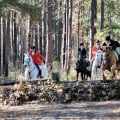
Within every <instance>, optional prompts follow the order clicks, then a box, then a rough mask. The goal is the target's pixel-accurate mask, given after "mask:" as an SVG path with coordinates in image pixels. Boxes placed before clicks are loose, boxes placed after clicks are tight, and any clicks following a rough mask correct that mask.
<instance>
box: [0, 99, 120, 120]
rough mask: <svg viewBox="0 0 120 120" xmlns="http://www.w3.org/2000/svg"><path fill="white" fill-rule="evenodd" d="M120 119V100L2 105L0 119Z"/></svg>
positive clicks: (0, 106) (34, 102)
mask: <svg viewBox="0 0 120 120" xmlns="http://www.w3.org/2000/svg"><path fill="white" fill-rule="evenodd" d="M56 119H57V120H120V101H107V102H79V103H74V102H73V103H71V104H65V105H63V104H51V105H40V104H38V103H37V102H36V101H33V102H29V103H27V104H24V105H22V106H4V105H0V120H56Z"/></svg>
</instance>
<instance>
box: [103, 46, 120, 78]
mask: <svg viewBox="0 0 120 120" xmlns="http://www.w3.org/2000/svg"><path fill="white" fill-rule="evenodd" d="M116 54H117V53H116V52H115V51H114V50H113V49H111V48H110V47H106V46H104V47H103V49H102V65H101V68H102V76H103V79H104V80H106V76H105V75H104V71H105V70H109V71H110V72H111V78H112V79H114V78H115V76H117V75H118V73H119V70H120V63H119V62H118V56H117V55H116ZM115 70H117V74H116V73H115Z"/></svg>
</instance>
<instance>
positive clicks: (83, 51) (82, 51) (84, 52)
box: [78, 48, 86, 58]
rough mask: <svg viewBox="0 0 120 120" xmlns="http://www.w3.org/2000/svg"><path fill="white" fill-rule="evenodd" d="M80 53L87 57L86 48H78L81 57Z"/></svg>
mask: <svg viewBox="0 0 120 120" xmlns="http://www.w3.org/2000/svg"><path fill="white" fill-rule="evenodd" d="M80 53H81V55H82V57H83V58H86V50H85V48H83V49H81V48H79V49H78V57H79V54H80Z"/></svg>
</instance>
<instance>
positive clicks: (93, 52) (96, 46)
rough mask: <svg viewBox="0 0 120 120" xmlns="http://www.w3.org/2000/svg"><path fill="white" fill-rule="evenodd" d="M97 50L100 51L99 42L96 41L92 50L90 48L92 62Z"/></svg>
mask: <svg viewBox="0 0 120 120" xmlns="http://www.w3.org/2000/svg"><path fill="white" fill-rule="evenodd" d="M97 50H100V41H99V40H96V45H94V46H93V48H92V54H93V56H92V60H94V59H95V52H96V51H97Z"/></svg>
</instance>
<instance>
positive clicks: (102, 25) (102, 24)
mask: <svg viewBox="0 0 120 120" xmlns="http://www.w3.org/2000/svg"><path fill="white" fill-rule="evenodd" d="M103 28H104V0H101V22H100V29H101V30H102V29H103Z"/></svg>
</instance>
